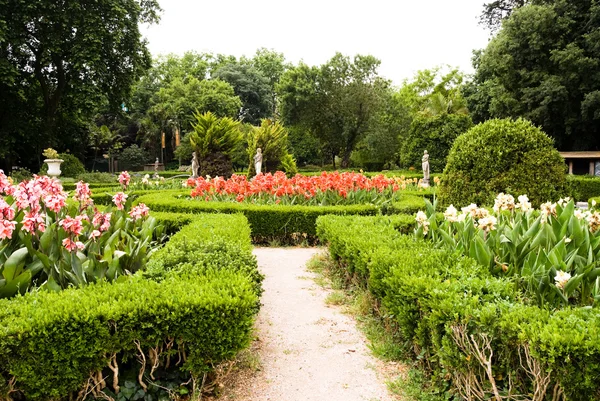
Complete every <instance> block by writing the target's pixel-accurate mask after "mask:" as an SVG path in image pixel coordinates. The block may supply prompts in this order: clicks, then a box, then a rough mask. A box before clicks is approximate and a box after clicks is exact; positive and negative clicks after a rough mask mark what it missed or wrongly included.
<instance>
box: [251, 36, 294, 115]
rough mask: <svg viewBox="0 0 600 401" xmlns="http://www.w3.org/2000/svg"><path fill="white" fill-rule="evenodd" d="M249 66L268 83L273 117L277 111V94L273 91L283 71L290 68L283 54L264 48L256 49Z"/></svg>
mask: <svg viewBox="0 0 600 401" xmlns="http://www.w3.org/2000/svg"><path fill="white" fill-rule="evenodd" d="M248 62H249V63H250V65H252V66H253V67H254V68H256V69H257V70H258V71H259V72H260V73H261V74H262V75H263V76H264V77H265V78H267V81H268V82H269V92H270V93H269V96H270V99H271V106H272V110H271V115H270V116H269V117H274V116H275V114H276V112H277V111H276V109H277V92H276V90H275V88H276V86H277V84H278V83H279V81H280V79H281V76H282V75H283V73H284V72H285V71H287V70H288V69H289V68H291V66H290V64H288V63H286V61H285V56H284V55H283V53H277V52H276V51H274V50H268V49H265V48H264V47H262V48H260V49H258V50H257V51H256V53H255V54H254V57H252V59H250V60H248Z"/></svg>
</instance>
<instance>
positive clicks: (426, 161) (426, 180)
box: [421, 151, 429, 185]
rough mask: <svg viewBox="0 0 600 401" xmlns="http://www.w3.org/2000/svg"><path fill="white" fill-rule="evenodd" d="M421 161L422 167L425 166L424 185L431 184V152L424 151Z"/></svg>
mask: <svg viewBox="0 0 600 401" xmlns="http://www.w3.org/2000/svg"><path fill="white" fill-rule="evenodd" d="M421 161H422V163H421V167H422V168H423V185H429V154H428V153H427V151H425V152H424V153H423V159H422V160H421Z"/></svg>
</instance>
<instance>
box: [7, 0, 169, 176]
mask: <svg viewBox="0 0 600 401" xmlns="http://www.w3.org/2000/svg"><path fill="white" fill-rule="evenodd" d="M158 12H159V7H158V3H157V2H156V1H154V0H149V1H138V0H126V1H115V0H101V1H97V2H85V3H81V2H75V3H72V2H61V3H57V2H55V1H52V0H48V1H41V2H37V3H36V5H35V7H32V6H31V4H30V2H28V1H24V0H7V1H3V2H2V6H1V7H0V110H2V113H0V159H2V161H3V162H4V163H3V164H6V166H2V167H7V169H6V170H7V171H8V170H10V165H11V164H13V163H14V162H18V163H19V164H21V165H25V166H28V167H31V168H33V170H34V171H37V170H38V169H39V168H40V167H41V163H40V160H39V157H38V156H37V155H38V154H40V153H41V150H42V149H44V148H45V147H48V146H53V147H56V148H58V150H60V151H65V150H66V149H70V150H71V151H72V153H74V154H83V153H85V150H86V149H85V148H86V146H87V131H88V129H87V124H88V123H90V122H91V121H92V119H93V117H94V115H95V114H96V113H98V112H100V111H104V110H110V111H111V112H113V113H118V112H119V105H120V104H121V102H122V101H123V100H125V99H127V97H128V96H129V92H130V90H131V87H132V85H133V84H134V83H135V82H136V80H137V79H139V77H140V76H142V75H143V74H144V72H145V71H146V70H147V69H148V68H149V67H150V61H151V60H150V54H149V52H148V50H147V47H146V42H145V41H144V40H143V39H142V37H141V33H140V28H139V26H140V24H141V23H153V22H156V21H157V19H158V16H157V13H158ZM15 164H16V163H15Z"/></svg>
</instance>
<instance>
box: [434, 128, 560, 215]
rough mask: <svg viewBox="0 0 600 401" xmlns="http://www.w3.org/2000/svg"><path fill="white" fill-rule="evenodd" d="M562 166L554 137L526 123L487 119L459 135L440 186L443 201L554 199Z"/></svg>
mask: <svg viewBox="0 0 600 401" xmlns="http://www.w3.org/2000/svg"><path fill="white" fill-rule="evenodd" d="M565 173H566V165H565V162H564V160H563V158H562V157H561V156H560V155H559V154H558V151H556V149H554V147H553V142H552V139H550V138H549V137H548V136H547V135H545V134H544V133H543V132H542V131H541V130H540V129H539V128H537V127H535V126H534V125H533V124H531V123H530V122H528V121H526V120H523V119H519V120H516V121H513V120H490V121H487V122H485V123H482V124H479V125H477V126H475V127H473V128H471V129H470V130H469V131H468V132H466V133H465V134H462V135H461V136H459V137H458V138H457V139H456V140H455V142H454V145H453V146H452V149H451V150H450V153H449V155H448V164H447V165H446V168H445V169H444V175H443V177H442V182H441V185H440V190H439V199H440V202H441V203H443V204H446V205H448V204H451V203H452V204H455V205H466V204H469V203H477V204H484V205H486V204H491V203H493V200H494V198H495V197H496V194H498V193H500V192H514V193H527V194H528V195H529V197H530V199H531V201H532V202H533V204H534V205H539V204H541V203H544V202H546V201H548V200H551V199H558V198H559V197H561V196H562V195H563V192H564V191H565V190H566V189H565V183H566V178H565V175H566V174H565Z"/></svg>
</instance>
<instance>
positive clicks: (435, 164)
mask: <svg viewBox="0 0 600 401" xmlns="http://www.w3.org/2000/svg"><path fill="white" fill-rule="evenodd" d="M472 126H473V122H472V121H471V117H469V116H468V115H464V114H442V115H439V116H435V117H426V116H418V117H416V118H415V119H414V120H413V121H412V123H411V125H410V130H409V132H408V136H407V138H406V140H405V141H404V143H403V145H402V151H401V152H400V162H401V164H402V165H403V166H404V167H410V166H414V167H416V168H417V169H418V170H421V159H422V158H423V151H424V150H427V152H428V153H429V169H430V170H431V171H442V170H443V169H444V167H445V166H446V159H447V157H448V152H449V151H450V148H451V147H452V144H453V142H454V140H455V139H456V138H457V137H458V136H459V135H461V134H463V133H465V132H467V131H468V130H469V128H471V127H472Z"/></svg>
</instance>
